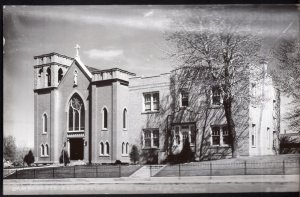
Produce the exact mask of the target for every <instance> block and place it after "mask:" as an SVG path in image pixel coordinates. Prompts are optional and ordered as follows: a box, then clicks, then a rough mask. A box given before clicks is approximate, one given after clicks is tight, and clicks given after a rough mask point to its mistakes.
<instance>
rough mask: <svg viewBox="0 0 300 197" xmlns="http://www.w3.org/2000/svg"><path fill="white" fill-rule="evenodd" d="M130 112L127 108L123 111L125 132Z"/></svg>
mask: <svg viewBox="0 0 300 197" xmlns="http://www.w3.org/2000/svg"><path fill="white" fill-rule="evenodd" d="M127 119H128V112H127V108H126V107H125V108H124V109H123V130H127V124H128V121H127Z"/></svg>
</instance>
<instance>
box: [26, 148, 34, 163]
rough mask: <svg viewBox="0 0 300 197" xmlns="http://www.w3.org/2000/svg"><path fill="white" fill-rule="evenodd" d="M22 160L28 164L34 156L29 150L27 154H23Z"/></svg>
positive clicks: (32, 161) (32, 160)
mask: <svg viewBox="0 0 300 197" xmlns="http://www.w3.org/2000/svg"><path fill="white" fill-rule="evenodd" d="M24 162H25V163H27V165H28V166H30V165H31V164H32V163H34V156H33V153H32V151H31V150H29V152H28V154H27V155H25V157H24Z"/></svg>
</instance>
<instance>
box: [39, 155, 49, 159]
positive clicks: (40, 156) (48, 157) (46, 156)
mask: <svg viewBox="0 0 300 197" xmlns="http://www.w3.org/2000/svg"><path fill="white" fill-rule="evenodd" d="M40 157H41V158H49V155H47V156H40Z"/></svg>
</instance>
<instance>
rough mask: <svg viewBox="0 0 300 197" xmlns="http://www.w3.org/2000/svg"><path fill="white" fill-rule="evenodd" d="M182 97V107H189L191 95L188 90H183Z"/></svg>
mask: <svg viewBox="0 0 300 197" xmlns="http://www.w3.org/2000/svg"><path fill="white" fill-rule="evenodd" d="M180 97H181V103H180V104H181V107H188V106H189V93H188V92H187V91H186V90H182V91H181V93H180Z"/></svg>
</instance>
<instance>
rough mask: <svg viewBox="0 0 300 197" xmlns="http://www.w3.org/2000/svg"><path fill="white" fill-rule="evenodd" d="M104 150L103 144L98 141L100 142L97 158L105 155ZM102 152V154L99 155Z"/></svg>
mask: <svg viewBox="0 0 300 197" xmlns="http://www.w3.org/2000/svg"><path fill="white" fill-rule="evenodd" d="M101 144H102V145H103V147H101ZM102 148H103V149H102ZM104 149H105V145H104V143H103V142H102V141H100V142H99V156H103V155H105V151H104ZM102 150H103V153H101V152H102Z"/></svg>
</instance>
